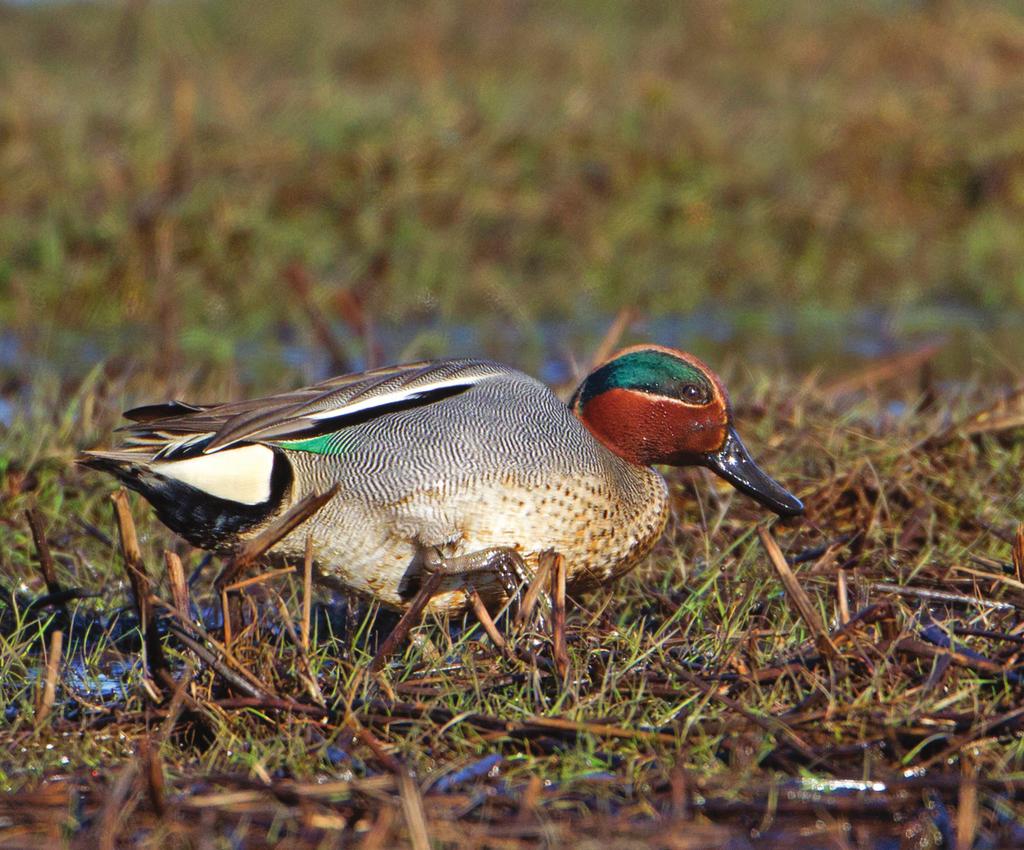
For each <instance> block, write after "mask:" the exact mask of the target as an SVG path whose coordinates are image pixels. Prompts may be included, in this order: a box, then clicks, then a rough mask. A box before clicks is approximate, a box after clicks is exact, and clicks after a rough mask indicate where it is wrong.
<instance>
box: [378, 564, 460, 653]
mask: <svg viewBox="0 0 1024 850" xmlns="http://www.w3.org/2000/svg"><path fill="white" fill-rule="evenodd" d="M443 578H444V571H443V570H434V571H433V572H431V573H430V575H429V577H428V578H427V580H426V581H425V582H423V586H422V587H420V589H419V592H418V593H417V594H416V596H415V597H414V598H413V600H412V602H411V603H410V604H409V607H408V608H407V609H406V611H405V613H404V614H402V617H401V619H400V620H399V621H398V622H397V623H396V624H395V627H394V628H393V629H392V630H391V634H389V635H388V636H387V637H386V638H384V643H382V644H381V645H380V649H378V650H377V654H376V655H374V656H373V660H372V661H371V662H370V672H371V673H378V672H380V670H381V668H383V667H384V664H385V663H386V662H387V660H388V659H389V658H390V657H391V656H392V654H393V653H394V651H395V650H396V649H397V648H398V645H399V644H400V643H401V642H402V641H403V640H405V637H406V635H408V634H409V630H410V629H411V628H412V627H413V626H415V625H416V624H417V623H418V622H419V621H420V616H421V615H422V614H423V609H424V608H426V607H427V604H428V603H429V602H430V600H431V599H432V598H433V596H434V594H435V593H437V589H438V588H439V587H440V586H441V580H442V579H443Z"/></svg>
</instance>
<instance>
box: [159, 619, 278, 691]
mask: <svg viewBox="0 0 1024 850" xmlns="http://www.w3.org/2000/svg"><path fill="white" fill-rule="evenodd" d="M167 628H168V630H169V631H170V632H171V633H172V634H173V635H174V636H175V637H176V638H177V639H178V640H180V641H181V642H182V643H183V644H185V646H187V647H188V648H189V649H191V650H192V651H193V652H194V653H195V654H196V655H197V656H199V658H200V659H201V660H203V661H204V662H206V664H208V665H209V666H210V668H211V669H212V670H213V671H214V672H215V673H216V674H217V675H219V676H220V677H221V678H222V679H224V680H225V681H226V682H227V683H228V684H230V685H231V686H232V687H234V688H235V689H236V690H239V691H242V692H243V693H247V694H249V696H251V697H254V698H256V699H260V700H266V699H276V697H273V696H272V695H271V694H268V693H267V692H266V691H264V690H262V689H261V688H260V687H258V686H257V685H255V684H254V683H252V682H250V681H249V680H248V679H246V678H245V677H244V676H242V675H241V674H239V673H236V672H235V671H234V670H232V669H231V668H230V667H228V666H227V665H226V664H224V663H223V662H222V661H221V660H220V659H219V658H218V657H217V656H216V655H214V653H212V652H211V651H210V650H208V649H207V648H206V647H205V646H203V645H202V644H201V643H199V641H197V640H195V639H194V638H193V637H192V635H190V634H189V633H188V632H186V631H185V630H184V629H183V628H182V627H181V626H178V625H176V624H174V623H168V625H167Z"/></svg>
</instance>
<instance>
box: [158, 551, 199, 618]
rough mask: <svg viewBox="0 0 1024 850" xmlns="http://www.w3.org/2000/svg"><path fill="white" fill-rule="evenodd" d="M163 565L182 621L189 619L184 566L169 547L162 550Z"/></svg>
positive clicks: (189, 607)
mask: <svg viewBox="0 0 1024 850" xmlns="http://www.w3.org/2000/svg"><path fill="white" fill-rule="evenodd" d="M164 565H165V566H166V567H167V583H168V584H169V585H170V586H171V598H172V599H173V600H174V607H175V609H176V610H177V611H178V616H179V617H180V618H181V620H182V622H187V621H188V620H190V619H191V614H190V611H191V607H192V606H191V604H190V602H189V594H188V582H186V581H185V568H184V567H183V566H182V564H181V558H179V557H178V555H177V553H175V552H171V551H170V550H169V549H167V550H165V551H164Z"/></svg>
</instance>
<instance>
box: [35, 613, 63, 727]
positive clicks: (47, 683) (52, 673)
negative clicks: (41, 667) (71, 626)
mask: <svg viewBox="0 0 1024 850" xmlns="http://www.w3.org/2000/svg"><path fill="white" fill-rule="evenodd" d="M63 647H64V632H62V631H60V630H56V631H53V632H51V633H50V651H49V653H48V654H47V656H46V678H45V680H44V682H43V693H42V696H41V697H40V699H39V708H38V710H37V711H36V726H37V727H38V726H42V725H43V723H45V722H46V718H47V717H49V716H50V711H51V710H52V709H53V703H54V700H55V699H56V697H57V676H58V674H59V673H60V654H61V650H62V649H63Z"/></svg>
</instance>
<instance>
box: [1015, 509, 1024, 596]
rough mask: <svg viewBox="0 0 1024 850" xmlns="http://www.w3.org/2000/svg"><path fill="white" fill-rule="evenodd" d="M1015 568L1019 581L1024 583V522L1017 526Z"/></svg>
mask: <svg viewBox="0 0 1024 850" xmlns="http://www.w3.org/2000/svg"><path fill="white" fill-rule="evenodd" d="M1013 570H1014V572H1015V573H1016V574H1017V581H1019V582H1021V583H1024V522H1022V523H1021V524H1020V525H1018V526H1017V537H1016V539H1014V541H1013Z"/></svg>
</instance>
